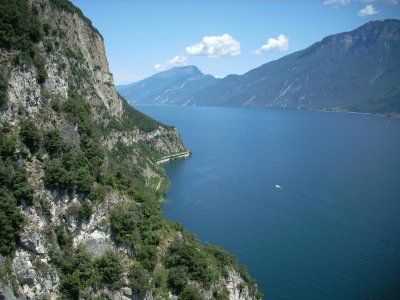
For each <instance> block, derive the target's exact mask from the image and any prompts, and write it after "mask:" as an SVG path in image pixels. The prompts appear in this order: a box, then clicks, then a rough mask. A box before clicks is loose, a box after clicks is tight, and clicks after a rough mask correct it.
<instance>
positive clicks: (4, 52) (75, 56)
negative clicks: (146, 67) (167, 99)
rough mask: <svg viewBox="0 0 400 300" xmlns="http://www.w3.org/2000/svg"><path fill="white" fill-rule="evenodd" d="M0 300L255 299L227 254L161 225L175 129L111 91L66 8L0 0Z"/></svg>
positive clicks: (90, 31)
mask: <svg viewBox="0 0 400 300" xmlns="http://www.w3.org/2000/svg"><path fill="white" fill-rule="evenodd" d="M0 71H1V72H0V186H1V188H0V236H1V240H0V279H1V280H0V298H3V297H4V298H6V299H13V298H19V299H58V298H63V299H78V298H85V299H86V298H88V299H91V298H102V299H103V298H106V299H167V298H171V299H176V298H177V297H178V296H179V298H180V299H203V298H204V299H211V298H215V299H256V298H257V297H260V295H259V294H258V291H257V287H256V285H255V283H254V281H252V280H251V279H250V278H249V277H248V274H247V273H246V271H245V270H244V269H241V268H238V267H237V266H236V263H235V260H234V258H232V257H231V256H230V255H229V254H228V253H226V252H225V251H224V250H222V249H220V248H218V247H215V246H202V245H201V244H200V243H199V241H198V240H197V239H196V238H195V237H194V236H193V235H191V234H189V233H187V232H185V231H184V230H183V229H182V227H181V226H180V225H179V224H176V223H173V222H169V221H167V220H165V219H164V218H163V217H162V212H161V210H160V206H159V204H160V201H162V200H163V195H164V193H165V191H166V188H167V185H168V184H167V183H168V181H167V179H166V178H165V175H164V171H163V169H162V168H161V167H160V166H159V165H158V164H157V163H156V162H157V160H158V159H160V158H162V157H165V156H170V155H174V154H177V153H181V152H183V151H186V149H185V147H184V146H183V144H182V142H181V139H180V137H179V134H178V132H177V131H176V129H175V128H173V127H168V126H165V125H163V124H160V123H159V122H157V121H155V120H153V119H151V118H149V117H147V116H145V115H143V114H141V113H140V112H138V111H137V110H135V109H134V108H132V107H131V106H129V105H128V103H127V102H126V101H125V100H124V99H123V98H122V97H120V96H119V95H118V94H117V92H116V91H115V88H114V85H113V78H112V74H111V73H110V72H109V69H108V63H107V59H106V56H105V51H104V45H103V39H102V37H101V35H100V34H99V32H98V31H97V30H96V29H95V28H94V27H93V26H92V24H91V23H90V21H89V20H88V19H87V18H85V17H84V16H83V14H82V12H81V11H80V10H79V9H77V8H76V7H74V6H73V5H72V4H71V3H69V2H67V1H64V0H31V1H26V0H5V1H2V2H1V3H0Z"/></svg>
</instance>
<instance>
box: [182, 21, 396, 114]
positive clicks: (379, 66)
mask: <svg viewBox="0 0 400 300" xmlns="http://www.w3.org/2000/svg"><path fill="white" fill-rule="evenodd" d="M185 103H187V104H189V105H211V106H254V107H283V108H303V109H323V110H332V111H356V112H357V111H360V112H374V113H393V114H399V113H400V21H399V20H384V21H371V22H369V23H367V24H365V25H363V26H361V27H359V28H357V29H355V30H353V31H351V32H345V33H339V34H335V35H332V36H328V37H326V38H324V39H323V40H322V41H320V42H318V43H315V44H314V45H312V46H310V47H308V48H306V49H304V50H302V51H299V52H296V53H293V54H290V55H288V56H285V57H283V58H281V59H279V60H276V61H273V62H269V63H267V64H264V65H262V66H260V67H258V68H256V69H254V70H251V71H249V72H247V73H246V74H244V75H240V76H239V75H230V76H227V77H225V78H224V79H222V80H220V81H218V82H217V83H216V84H215V85H214V86H211V87H208V88H205V89H203V90H201V91H199V92H198V93H196V94H194V95H193V96H192V97H189V99H186V101H185Z"/></svg>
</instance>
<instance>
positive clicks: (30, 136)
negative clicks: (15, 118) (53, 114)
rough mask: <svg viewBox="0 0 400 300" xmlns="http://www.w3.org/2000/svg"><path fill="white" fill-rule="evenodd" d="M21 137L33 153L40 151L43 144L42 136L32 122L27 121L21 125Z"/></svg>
mask: <svg viewBox="0 0 400 300" xmlns="http://www.w3.org/2000/svg"><path fill="white" fill-rule="evenodd" d="M19 135H20V136H21V140H22V141H23V142H24V143H25V145H26V146H27V147H28V148H29V150H30V151H31V152H32V153H35V152H36V151H37V150H39V147H40V145H41V142H42V134H41V132H40V131H39V129H38V128H37V126H36V125H35V123H33V122H32V121H27V122H24V123H22V124H21V130H20V133H19Z"/></svg>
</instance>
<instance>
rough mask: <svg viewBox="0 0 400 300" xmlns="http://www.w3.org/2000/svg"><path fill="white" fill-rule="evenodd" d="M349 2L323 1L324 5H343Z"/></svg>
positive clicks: (343, 0)
mask: <svg viewBox="0 0 400 300" xmlns="http://www.w3.org/2000/svg"><path fill="white" fill-rule="evenodd" d="M349 2H350V0H325V1H324V4H341V5H345V4H347V3H349Z"/></svg>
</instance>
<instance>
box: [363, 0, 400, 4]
mask: <svg viewBox="0 0 400 300" xmlns="http://www.w3.org/2000/svg"><path fill="white" fill-rule="evenodd" d="M358 1H361V2H363V3H374V2H381V3H386V4H399V1H398V0H358Z"/></svg>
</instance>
